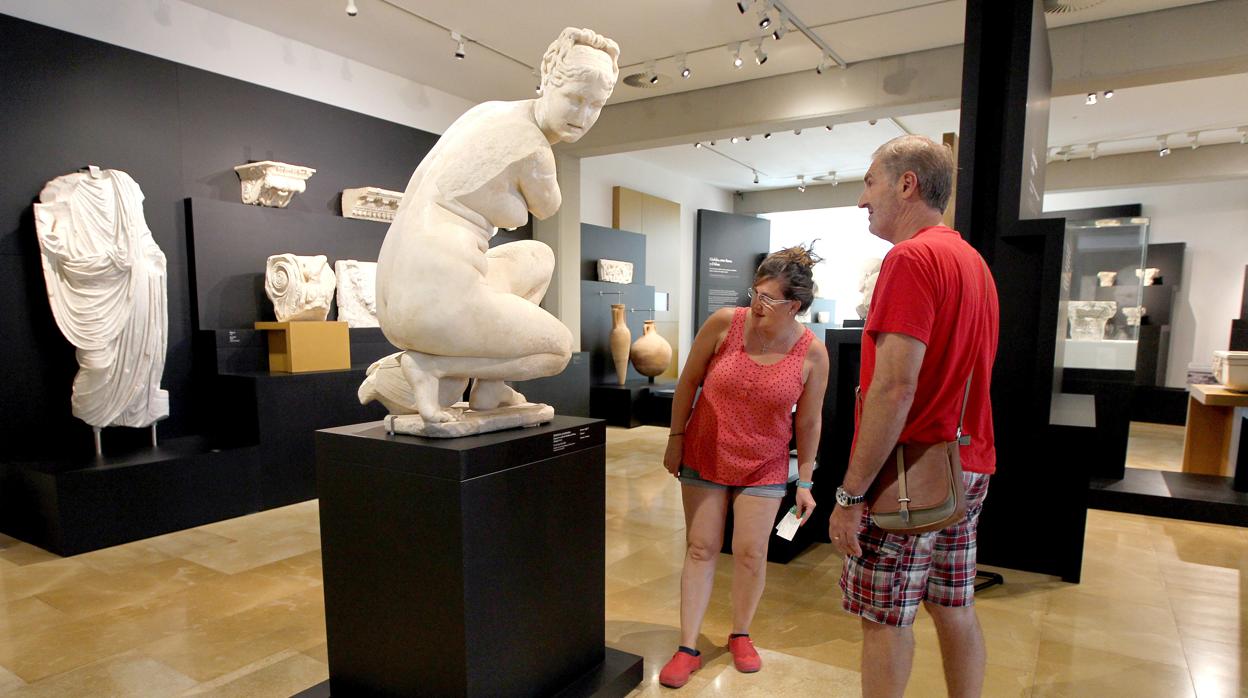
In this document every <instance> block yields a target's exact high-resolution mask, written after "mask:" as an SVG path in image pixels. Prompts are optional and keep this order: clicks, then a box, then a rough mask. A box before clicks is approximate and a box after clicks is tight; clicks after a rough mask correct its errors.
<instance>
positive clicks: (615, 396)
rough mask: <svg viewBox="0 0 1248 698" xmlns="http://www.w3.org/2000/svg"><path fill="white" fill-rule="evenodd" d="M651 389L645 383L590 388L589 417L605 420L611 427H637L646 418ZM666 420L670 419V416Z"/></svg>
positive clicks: (649, 385) (603, 385)
mask: <svg viewBox="0 0 1248 698" xmlns="http://www.w3.org/2000/svg"><path fill="white" fill-rule="evenodd" d="M652 387H653V385H652V384H651V383H649V382H645V381H629V382H627V383H625V384H624V385H618V384H608V383H602V384H599V385H595V386H592V387H590V389H589V415H590V416H591V417H595V418H597V419H605V420H606V422H607V424H609V425H611V426H613V427H625V428H628V429H632V428H633V427H639V426H641V425H642V423H643V418H644V417H645V416H646V401H647V400H648V399H649V397H650V388H652ZM668 419H669V420H670V419H671V416H670V415H669V416H668Z"/></svg>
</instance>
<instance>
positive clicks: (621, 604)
mask: <svg viewBox="0 0 1248 698" xmlns="http://www.w3.org/2000/svg"><path fill="white" fill-rule="evenodd" d="M664 434H665V430H661V429H656V428H652V427H642V428H639V429H634V430H630V431H623V430H615V429H611V430H608V465H607V471H608V477H607V512H608V513H607V524H606V525H607V567H606V587H607V624H606V628H607V637H606V641H607V643H608V644H610V645H611V646H614V647H617V648H620V649H624V650H628V651H631V652H635V653H637V654H640V655H643V656H644V657H645V659H646V664H645V671H646V682H645V683H644V684H643V685H642V686H641V687H640V688H639V689H638V691H636V692H635V695H639V696H646V695H656V694H660V693H666V692H667V689H663V688H661V687H659V686H658V685H657V683H656V682H655V677H656V675H657V673H658V670H659V668H660V666H661V664H662V662H663V661H665V660H666V659H667V658H668V656H670V654H671V652H672V651H673V649H674V645H675V642H676V635H677V626H676V624H677V607H678V605H679V596H678V579H679V570H680V567H679V566H680V560H681V555H682V552H683V548H682V523H681V522H682V517H681V510H680V499H679V490H678V485H677V484H676V482H675V481H674V480H673V479H672V478H671V477H669V476H668V475H666V474H665V473H664V472H663V471H662V470H661V469H660V468H659V465H658V462H659V457H660V453H661V448H662V447H663V444H664ZM825 505H826V503H825ZM988 506H992V500H991V497H990V498H989V502H988ZM317 525H318V522H317V511H316V504H315V502H307V503H303V504H298V505H295V506H290V507H286V508H283V509H278V510H274V511H269V512H265V513H262V514H256V515H253V516H248V517H243V518H240V519H234V520H231V521H224V522H221V523H217V524H213V525H210V526H203V527H200V528H196V529H192V530H189V531H183V532H180V533H174V534H170V535H167V536H161V537H159V538H154V539H151V540H146V541H140V542H137V543H132V544H129V545H124V546H119V547H116V548H112V549H108V550H102V551H98V552H95V553H90V554H87V555H80V556H77V557H73V558H67V559H61V558H57V557H55V556H53V555H50V554H48V553H46V552H43V551H41V550H39V549H37V548H33V547H31V546H29V545H26V544H23V543H19V542H17V541H14V540H12V539H8V538H3V537H0V695H5V696H9V695H12V696H23V697H24V696H57V697H60V696H128V695H137V696H175V695H187V694H207V695H222V696H289V695H291V694H293V693H295V692H298V691H299V690H302V689H303V688H306V687H308V686H310V685H312V684H315V683H317V682H319V681H322V680H324V679H325V678H326V676H327V668H326V655H325V626H324V610H323V607H322V597H321V577H320V551H319V540H318V529H317ZM730 568H731V559H730V558H728V557H726V556H725V557H723V558H722V559H721V560H720V567H719V573H718V575H717V588H716V592H715V596H714V599H713V600H712V603H711V608H710V611H709V613H708V615H707V619H706V624H705V626H704V636H703V638H702V640H701V642H700V645H701V647H702V649H703V650H705V652H706V656H707V658H708V660H709V661H708V664H707V666H706V667H705V668H704V669H703V670H702V671H700V672H698V673H697V674H695V675H694V678H693V680H692V681H691V682H690V684H689V685H688V686H686V687H685V688H683V689H681V691H680V694H681V695H688V696H694V695H699V696H774V695H783V694H795V695H805V696H839V695H846V696H854V695H858V692H859V691H858V673H857V671H858V652H859V648H860V640H861V634H860V631H859V630H858V626H857V622H856V621H855V620H854V619H852V618H849V617H847V616H845V615H844V614H843V613H842V612H841V611H840V608H839V592H838V590H837V589H836V579H837V577H838V575H839V572H840V561H839V560H838V559H837V558H836V556H835V555H833V554H832V553H831V551H830V550H829V549H828V547H827V546H815V547H813V548H811V549H810V550H808V551H807V552H806V553H804V554H803V555H802V556H800V557H799V558H798V559H797V560H795V561H794V562H792V563H791V564H789V565H783V566H782V565H771V566H769V569H768V575H769V579H768V588H767V592H766V594H765V595H764V598H763V601H762V605H761V608H760V609H759V614H758V618H757V620H756V622H755V626H754V628H753V629H752V630H753V635H754V638H755V641H756V642H757V644H758V646H759V648H760V650H761V652H762V655H763V659H764V663H765V664H764V668H763V671H761V672H760V673H757V674H752V675H745V674H739V673H737V672H736V671H735V670H734V669H733V668H732V666H731V661H730V658H729V657H728V656H727V655H725V654H724V653H723V649H722V643H724V641H725V636H726V633H727V632H728V629H729V628H728V604H727V588H728V587H727V584H728V580H729V577H728V573H729V571H730ZM1004 572H1005V575H1006V579H1007V584H1006V585H1005V586H1004V587H998V588H995V589H992V590H989V591H987V592H985V593H983V594H982V595H981V596H980V598H979V602H978V607H979V612H980V616H981V619H982V622H983V624H984V629H985V632H986V634H987V638H988V645H989V656H990V659H989V661H990V664H989V670H988V686H987V691H986V695H989V696H1016V695H1023V696H1027V695H1032V696H1130V697H1131V698H1145V697H1148V696H1158V697H1166V698H1169V697H1172V696H1200V697H1201V698H1204V697H1206V696H1237V695H1238V696H1248V658H1246V657H1245V648H1248V608H1246V602H1245V600H1246V599H1248V529H1238V528H1230V527H1224V526H1212V525H1204V524H1193V523H1186V522H1175V521H1167V520H1162V519H1152V518H1148V517H1142V516H1131V515H1124V514H1115V513H1107V512H1100V511H1091V512H1089V514H1088V538H1087V547H1086V553H1085V557H1084V581H1083V583H1082V584H1079V585H1071V584H1064V583H1061V582H1059V581H1056V580H1055V579H1053V578H1050V577H1044V576H1039V575H1034V574H1026V573H1021V572H1013V571H1008V570H1006V571H1004ZM917 636H918V651H917V657H916V663H915V671H914V676H913V678H912V681H911V690H910V692H909V695H913V696H931V695H942V694H943V686H942V683H941V678H940V676H941V671H940V659H939V653H938V652H937V650H936V642H935V633H934V631H933V629H932V626H931V623H930V621H929V620H927V619H926V618H925V617H921V618H920V621H919V623H918V624H917Z"/></svg>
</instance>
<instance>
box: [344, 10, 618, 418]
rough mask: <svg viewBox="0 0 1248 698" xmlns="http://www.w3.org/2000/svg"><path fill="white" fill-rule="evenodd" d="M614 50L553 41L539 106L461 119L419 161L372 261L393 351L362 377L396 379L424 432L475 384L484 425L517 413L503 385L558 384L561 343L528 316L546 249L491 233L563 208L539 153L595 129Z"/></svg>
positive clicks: (542, 280)
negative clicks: (544, 380)
mask: <svg viewBox="0 0 1248 698" xmlns="http://www.w3.org/2000/svg"><path fill="white" fill-rule="evenodd" d="M618 59H619V47H618V46H617V45H616V43H615V42H614V41H612V40H610V39H607V38H605V37H603V36H600V35H599V34H596V33H594V32H592V31H590V30H588V29H574V28H568V29H565V30H563V32H562V33H560V35H559V38H557V39H556V40H555V41H554V42H553V43H552V44H551V45H550V47H549V48H548V49H547V50H546V53H545V55H544V56H543V58H542V74H541V87H542V89H541V96H539V97H538V98H536V99H531V100H524V101H517V102H485V103H482V104H479V105H477V106H475V107H473V108H472V109H469V110H468V111H467V112H465V113H464V115H463V116H461V117H459V119H457V120H456V121H455V123H454V124H452V125H451V126H450V128H448V129H447V130H446V132H445V133H444V134H442V137H441V138H439V139H438V142H437V144H436V145H435V146H434V147H433V149H432V150H430V151H429V153H428V155H426V156H425V158H424V160H423V161H422V162H421V163H420V166H419V167H417V168H416V172H415V173H414V174H413V175H412V178H411V180H410V181H409V182H408V185H407V189H406V190H405V191H404V192H403V199H402V201H401V202H400V204H399V209H398V212H397V213H396V215H395V219H394V222H393V223H392V224H391V225H390V229H389V231H387V233H386V238H385V242H384V243H383V244H382V247H381V253H380V255H379V256H378V260H377V319H378V320H379V322H380V325H381V330H382V332H383V333H384V334H385V336H386V338H387V339H388V340H389V341H390V342H391V343H392V344H394V345H395V346H396V347H398V348H400V349H402V350H403V351H401V352H399V353H398V354H396V355H394V356H391V357H386V358H383V359H382V360H380V361H379V362H377V363H376V364H374V367H373V368H371V369H370V375H369V377H368V378H367V379H366V380H365V384H364V385H363V386H361V388H360V398H361V399H362V400H367V399H369V398H368V396H369V395H372V394H374V393H376V392H377V386H375V385H370V382H371V383H376V380H375V376H377V375H378V374H379V373H381V372H382V369H383V368H385V367H387V366H395V365H397V367H398V370H399V371H400V372H401V373H402V377H403V379H404V380H405V381H406V382H407V384H408V391H409V396H408V397H406V398H404V399H403V400H396V401H394V402H395V403H396V404H399V403H401V404H404V405H408V406H410V407H411V408H412V409H413V410H414V411H415V412H417V413H419V415H420V417H421V419H422V420H423V422H424V423H427V424H439V423H443V422H448V421H452V420H456V419H459V418H462V414H460V413H456V412H453V411H450V410H448V408H449V407H450V406H451V405H452V404H453V403H451V402H449V400H450V399H451V397H450V396H451V395H452V394H455V393H456V391H455V390H453V389H448V388H447V386H448V385H449V386H451V387H454V386H458V385H460V384H461V383H463V382H464V381H466V380H469V379H474V383H473V387H472V392H471V394H470V400H469V406H470V408H471V409H472V410H476V411H484V410H493V409H499V408H506V407H508V406H512V405H519V404H523V403H524V402H525V399H524V396H523V395H521V394H519V393H518V392H516V391H514V390H513V389H512V388H510V387H509V386H507V385H506V383H504V381H509V380H527V379H532V378H539V377H542V376H550V375H554V374H557V373H559V372H560V371H562V370H563V368H564V367H565V366H566V365H567V363H568V360H569V359H570V357H571V351H572V334H571V332H569V331H568V328H567V327H565V326H564V325H563V323H561V322H560V321H559V320H558V319H557V318H555V317H554V316H553V315H551V314H550V313H548V312H546V311H545V310H543V309H542V308H541V307H539V305H538V303H539V302H540V301H541V300H542V297H543V296H544V295H545V293H546V288H547V286H548V285H549V283H550V278H551V274H552V273H553V270H554V261H555V260H554V253H553V252H552V251H551V249H550V248H549V247H547V246H546V245H545V244H542V243H540V242H537V241H531V240H523V241H518V242H512V243H508V244H505V245H499V246H498V247H495V248H490V247H489V241H490V238H492V237H493V236H494V234H495V233H496V232H497V230H498V228H514V227H518V226H521V225H523V224H524V223H525V222H526V220H527V219H528V215H529V214H530V213H532V214H533V215H534V216H537V217H538V218H546V217H548V216H550V215H552V214H554V213H555V212H556V211H557V210H558V209H559V205H560V203H561V201H562V198H561V194H560V191H559V185H558V183H557V182H556V180H555V158H554V154H553V153H552V151H551V146H552V145H553V144H555V143H558V142H561V141H563V142H573V141H576V140H578V139H580V137H581V136H582V135H584V134H585V132H586V131H588V130H589V129H590V127H591V126H593V125H594V122H595V121H597V119H598V115H599V113H600V112H601V110H602V107H603V105H604V104H605V103H606V101H607V98H608V97H610V96H611V92H612V90H613V89H614V87H615V81H616V78H617V77H618V76H619V65H618Z"/></svg>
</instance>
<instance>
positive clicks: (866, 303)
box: [854, 259, 884, 320]
mask: <svg viewBox="0 0 1248 698" xmlns="http://www.w3.org/2000/svg"><path fill="white" fill-rule="evenodd" d="M883 264H884V260H882V259H871V260H869V261H868V262H867V264H866V266H865V267H864V268H863V271H862V281H860V282H859V283H858V290H859V291H862V302H861V303H859V304H858V307H857V308H854V310H855V311H856V312H857V313H858V317H859V318H862V319H863V320H865V319H867V311H868V310H870V309H871V296H872V295H874V294H875V282H876V281H879V279H880V267H881V266H883Z"/></svg>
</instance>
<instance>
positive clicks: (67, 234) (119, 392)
mask: <svg viewBox="0 0 1248 698" xmlns="http://www.w3.org/2000/svg"><path fill="white" fill-rule="evenodd" d="M35 231H36V233H37V234H38V235H39V252H40V257H41V260H42V263H43V276H44V281H45V283H46V284H47V287H48V301H49V302H50V303H51V304H52V314H53V316H54V317H55V318H56V324H57V326H58V327H60V329H61V332H62V333H63V334H64V335H65V338H66V339H68V340H69V342H70V344H73V345H74V346H75V347H76V348H77V352H76V353H77V357H78V366H79V368H78V374H77V375H76V376H74V385H73V394H72V397H71V398H70V403H71V405H72V408H73V414H74V416H75V417H77V418H79V419H81V420H82V421H84V422H86V423H87V424H90V425H91V426H93V427H107V426H125V427H145V426H149V425H151V424H152V423H154V422H156V421H157V420H159V419H163V418H164V417H167V416H169V393H168V391H165V390H162V389H161V387H160V379H161V376H162V375H163V374H164V371H165V346H166V342H167V341H168V340H167V338H168V327H169V316H168V310H167V301H166V297H167V294H166V288H165V278H166V277H165V255H164V253H163V252H161V250H160V247H159V246H158V245H157V244H156V241H155V240H154V239H152V231H151V230H150V229H149V228H148V227H147V221H146V220H145V219H144V217H143V192H142V191H141V190H140V189H139V185H138V184H137V183H135V181H134V180H133V179H132V178H131V177H130V175H128V174H126V173H125V172H122V171H120V170H101V169H100V168H98V167H94V166H93V167H90V168H89V169H88V171H87V172H84V173H77V174H68V175H63V176H61V177H57V178H56V179H54V180H52V181H51V182H48V183H47V185H46V186H45V187H44V188H43V191H42V192H40V193H39V203H37V204H35Z"/></svg>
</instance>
